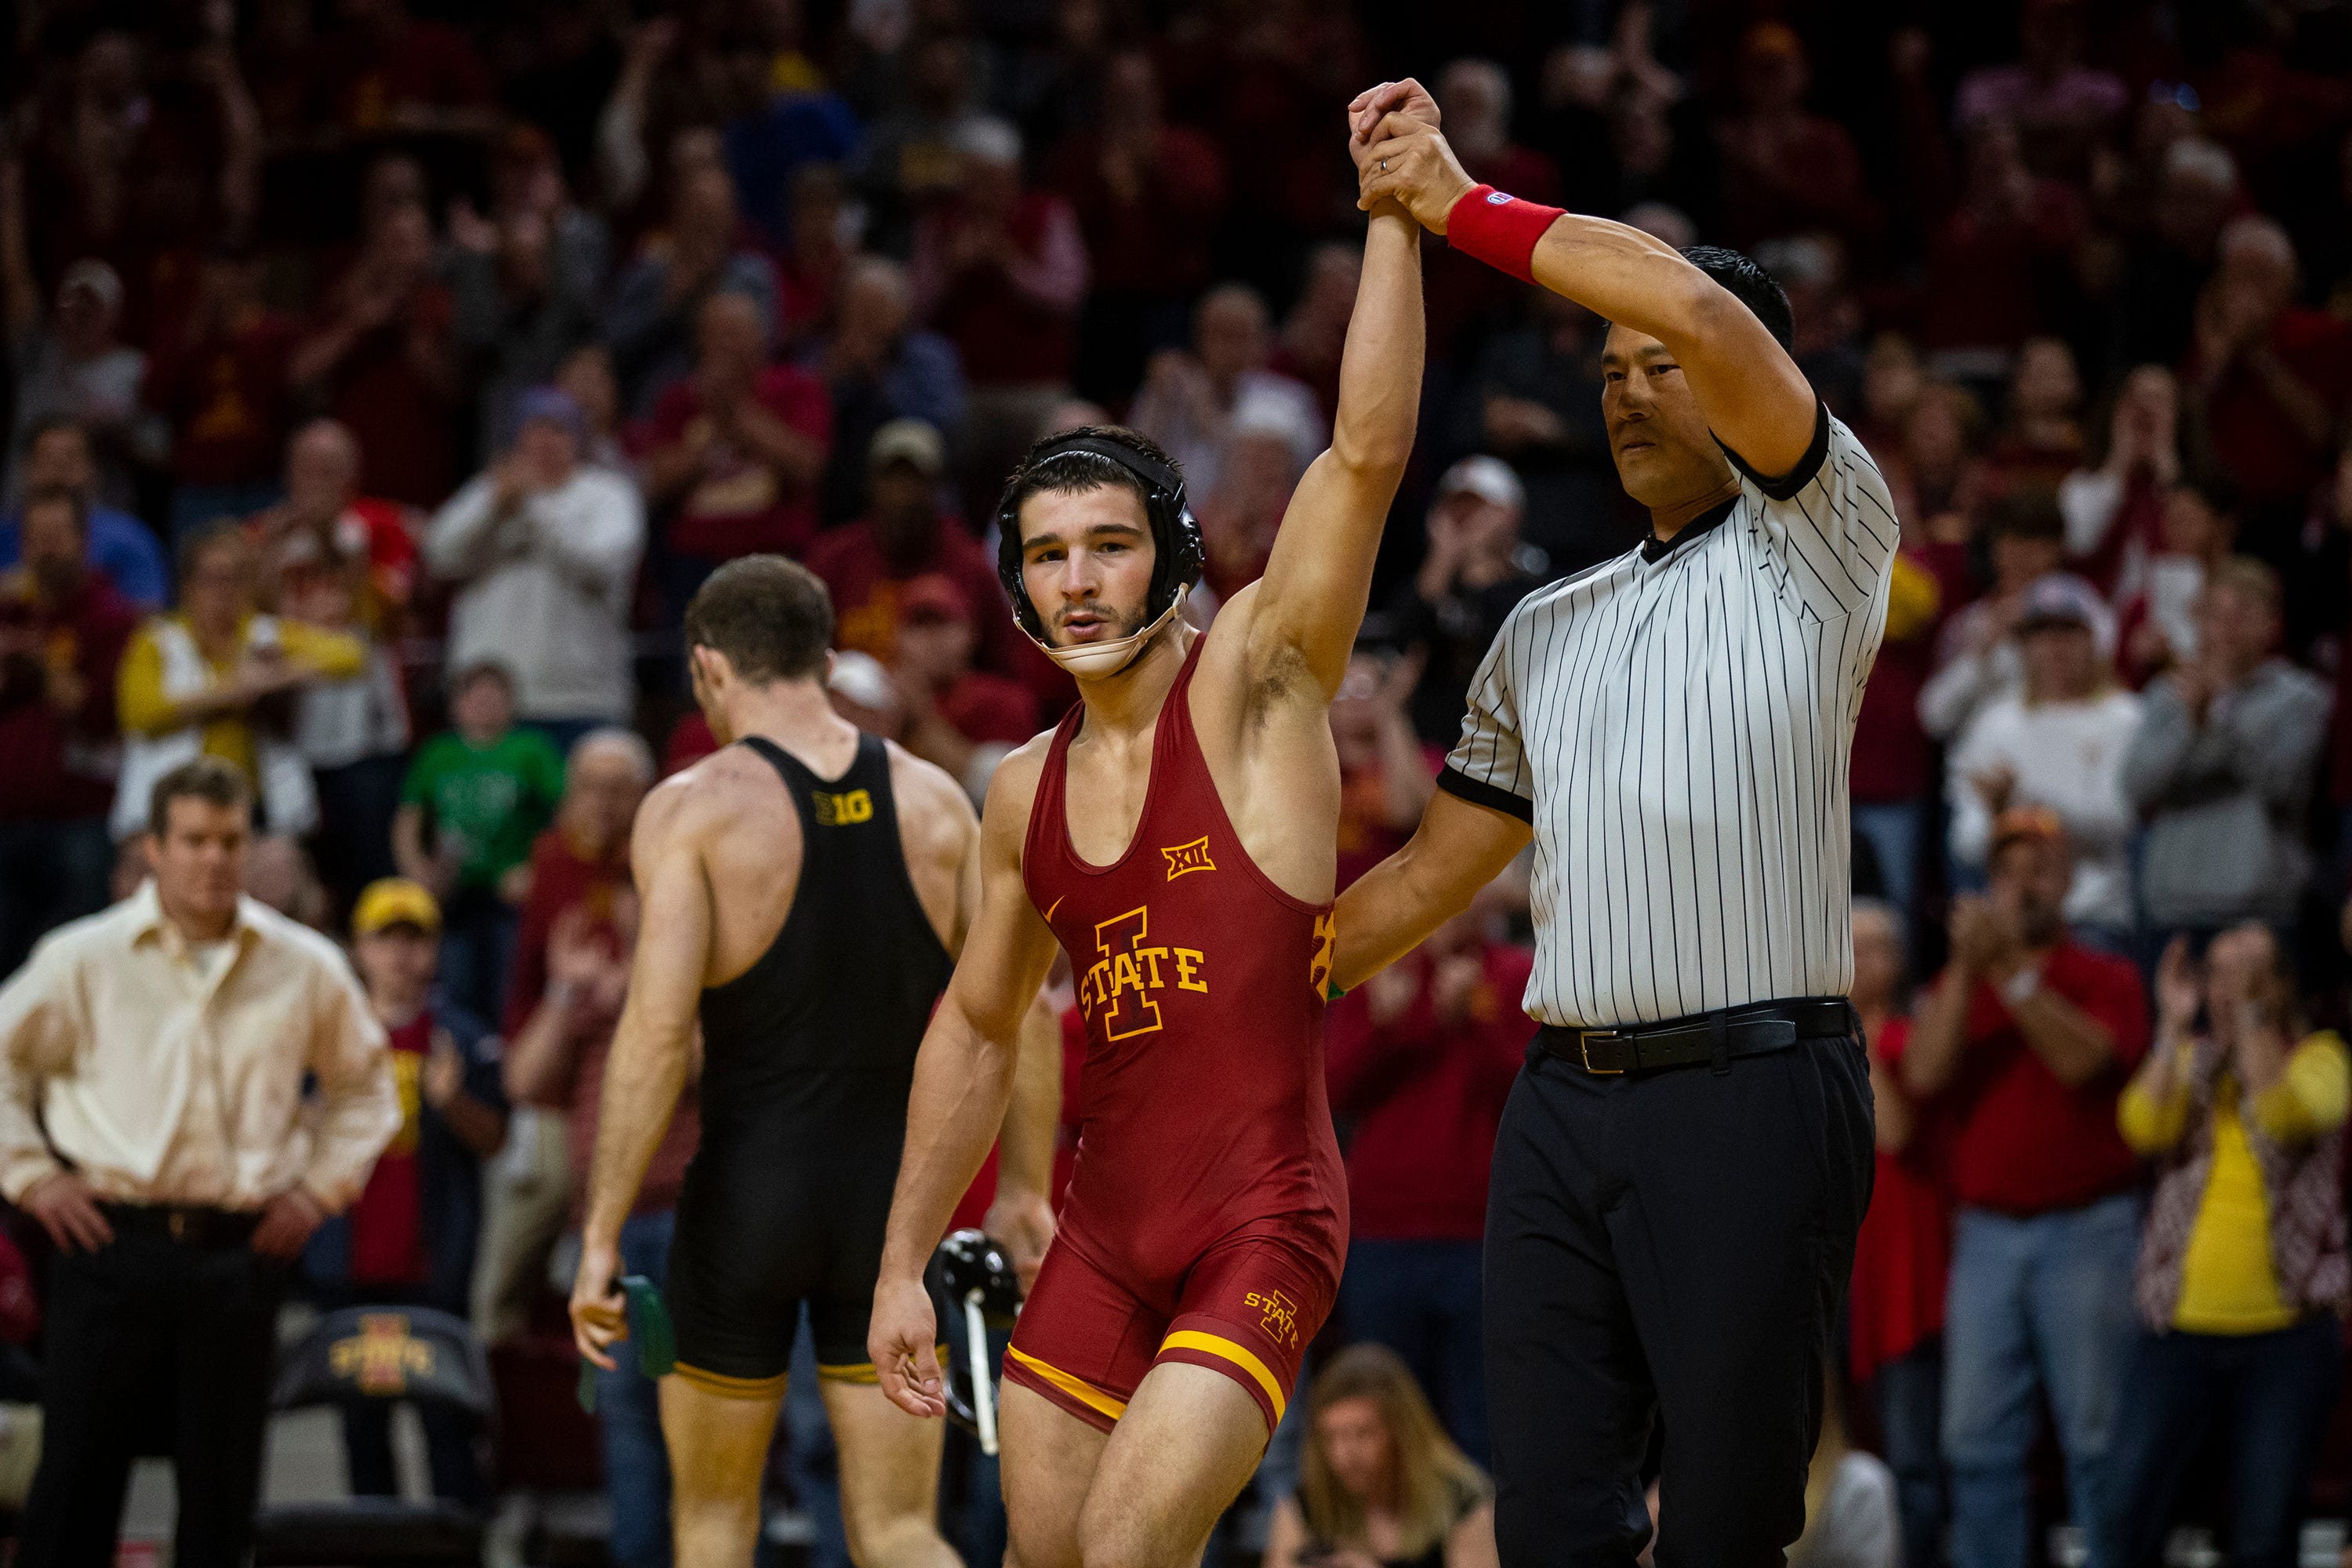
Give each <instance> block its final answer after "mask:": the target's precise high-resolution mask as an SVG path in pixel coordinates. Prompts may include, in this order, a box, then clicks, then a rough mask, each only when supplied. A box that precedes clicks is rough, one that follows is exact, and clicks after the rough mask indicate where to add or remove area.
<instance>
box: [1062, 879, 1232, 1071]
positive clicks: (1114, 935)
mask: <svg viewBox="0 0 2352 1568" xmlns="http://www.w3.org/2000/svg"><path fill="white" fill-rule="evenodd" d="M1150 940H1151V910H1150V907H1149V906H1147V907H1145V908H1143V909H1138V910H1128V911H1127V913H1125V914H1123V915H1113V916H1112V917H1111V918H1110V919H1108V920H1107V921H1103V922H1102V923H1101V924H1099V925H1097V926H1096V927H1095V951H1096V952H1097V953H1099V954H1100V955H1101V956H1100V957H1098V958H1097V959H1096V961H1095V962H1094V963H1093V964H1092V965H1091V966H1089V967H1088V968H1087V972H1086V973H1084V974H1081V975H1080V976H1078V1011H1079V1012H1080V1013H1081V1014H1083V1015H1084V1016H1086V1018H1087V1021H1088V1022H1092V1021H1094V1020H1095V1019H1097V1018H1099V1019H1101V1020H1102V1026H1103V1036H1104V1037H1105V1038H1107V1039H1113V1040H1124V1039H1126V1038H1127V1037H1129V1036H1130V1035H1148V1034H1150V1033H1151V1031H1152V1030H1154V1029H1157V1028H1159V1027H1160V1003H1159V1002H1158V1000H1156V998H1157V997H1158V995H1159V994H1160V992H1162V991H1164V990H1167V989H1168V988H1169V987H1171V986H1173V987H1174V988H1175V989H1176V990H1179V991H1197V992H1199V993H1200V994H1202V995H1204V996H1205V995H1207V994H1208V992H1209V955H1208V954H1207V953H1205V952H1202V951H1201V950H1200V949H1199V948H1197V947H1176V946H1172V945H1169V946H1154V945H1147V944H1148V943H1150Z"/></svg>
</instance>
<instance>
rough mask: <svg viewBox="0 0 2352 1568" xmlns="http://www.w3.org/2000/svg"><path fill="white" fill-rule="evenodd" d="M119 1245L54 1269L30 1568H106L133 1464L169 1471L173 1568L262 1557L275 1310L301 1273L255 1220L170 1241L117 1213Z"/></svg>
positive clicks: (235, 1565) (22, 1550)
mask: <svg viewBox="0 0 2352 1568" xmlns="http://www.w3.org/2000/svg"><path fill="white" fill-rule="evenodd" d="M107 1218H108V1220H109V1221H110V1223H111V1224H112V1225H113V1226H114V1239H113V1240H112V1241H111V1242H109V1243H108V1244H107V1245H106V1246H104V1247H100V1248H99V1249H98V1250H97V1251H96V1252H69V1253H64V1254H61V1255H59V1256H58V1258H57V1259H56V1261H55V1262H54V1263H53V1264H52V1266H51V1267H50V1269H49V1282H48V1299H47V1301H46V1302H45V1303H44V1310H43V1313H42V1321H43V1324H44V1330H43V1334H42V1342H41V1464H40V1468H39V1470H38V1471H37V1472H36V1473H35V1475H34V1478H33V1490H32V1495H31V1496H30V1497H28V1498H27V1499H26V1503H25V1516H24V1521H23V1523H22V1525H21V1526H20V1528H19V1532H18V1537H17V1551H16V1561H17V1563H19V1564H20V1565H22V1568H110V1564H112V1563H113V1562H114V1560H115V1538H116V1536H117V1535H118V1534H119V1533H120V1532H121V1525H122V1503H123V1494H124V1490H125V1488H126V1486H127V1484H128V1482H129V1479H130V1473H131V1460H132V1458H134V1457H136V1456H137V1455H140V1454H142V1453H151V1452H153V1451H155V1450H156V1449H157V1448H159V1447H160V1448H162V1449H163V1451H164V1452H166V1453H169V1454H170V1455H171V1456H172V1465H173V1471H174V1475H175V1479H176V1480H177V1482H178V1488H177V1490H178V1493H179V1510H180V1513H179V1526H178V1530H177V1531H176V1532H175V1536H174V1545H173V1554H172V1561H173V1568H242V1565H243V1564H244V1563H246V1561H247V1559H248V1558H249V1557H250V1556H251V1555H252V1550H253V1519H254V1504H255V1502H256V1501H257V1498H258V1495H259V1491H260V1482H261V1452H262V1435H263V1429H264V1427H265V1426H266V1425H267V1423H268V1418H269V1385H270V1373H271V1366H272V1362H273V1359H274V1356H275V1353H276V1347H277V1331H278V1307H279V1305H280V1303H282V1302H283V1301H284V1300H285V1299H286V1288H287V1283H288V1281H289V1279H290V1278H291V1267H290V1265H288V1264H285V1263H281V1262H278V1261H276V1260H275V1259H272V1258H264V1257H262V1256H261V1255H259V1254H258V1253H257V1252H255V1251H254V1250H253V1249H252V1248H251V1247H249V1246H247V1237H250V1235H251V1234H252V1229H253V1226H252V1220H251V1217H250V1216H248V1215H234V1216H231V1215H221V1216H218V1223H217V1224H216V1225H215V1227H214V1230H215V1234H212V1235H209V1236H195V1235H188V1236H184V1237H174V1236H173V1235H172V1234H171V1232H170V1231H169V1229H167V1228H166V1227H165V1226H164V1225H163V1222H162V1220H161V1218H160V1217H159V1216H155V1215H141V1214H135V1213H127V1212H126V1211H124V1210H123V1209H121V1208H118V1207H115V1206H113V1205H108V1207H107Z"/></svg>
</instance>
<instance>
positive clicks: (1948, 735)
mask: <svg viewBox="0 0 2352 1568" xmlns="http://www.w3.org/2000/svg"><path fill="white" fill-rule="evenodd" d="M1990 512H1991V516H1990V519H1989V520H1988V521H1987V524H1986V529H1985V531H1986V532H1987V534H1989V535H1990V539H1989V541H1988V542H1989V543H1990V554H1991V556H1992V586H1991V588H1990V590H1989V591H1988V592H1987V593H1986V595H1985V596H1984V597H1983V598H1981V599H1979V600H1977V601H1976V602H1975V603H1974V604H1971V605H1967V606H1965V607H1963V608H1962V609H1961V610H1960V611H1959V613H1958V614H1957V615H1954V616H1950V617H1949V618H1948V619H1947V620H1946V621H1945V622H1944V626H1943V630H1942V631H1941V632H1940V633H1938V634H1937V639H1936V661H1937V663H1936V673H1935V674H1934V675H1933V676H1931V677H1929V678H1928V680H1927V685H1925V686H1924V687H1922V688H1920V689H1919V722H1920V724H1921V726H1922V727H1923V728H1925V729H1926V730H1927V733H1928V734H1930V735H1932V736H1934V737H1935V738H1936V739H1937V740H1939V741H1951V740H1954V739H1956V738H1957V737H1958V736H1959V735H1961V734H1963V733H1965V732H1966V731H1967V729H1968V726H1969V720H1971V719H1973V718H1975V717H1976V715H1977V714H1978V712H1979V711H1980V710H1982V709H1983V707H1984V705H1985V704H1986V703H1988V702H1990V701H1991V700H1993V699H1994V698H1996V697H2004V696H2009V695H2011V694H2013V693H2014V692H2016V691H2017V690H2019V689H2021V687H2022V686H2023V685H2024V683H2025V662H2024V658H2023V656H2022V655H2021V653H2020V652H2019V650H2018V647H2017V641H2016V638H2015V637H2013V636H2011V634H2012V633H2013V632H2015V631H2016V629H2017V617H2018V616H2019V614H2020V613H2021V611H2022V610H2023V608H2024V605H2025V592H2026V590H2027V589H2028V588H2031V587H2032V585H2033V584H2036V583H2038V582H2040V581H2041V580H2042V578H2044V577H2046V576H2049V575H2050V574H2053V573H2054V572H2056V571H2057V570H2058V565H2059V563H2060V562H2061V561H2062V560H2063V559H2064V554H2065V529H2066V524H2065V520H2064V519H2063V518H2062V517H2061V516H2060V515H2059V512H2058V502H2057V499H2056V498H2055V497H2054V496H2053V495H2052V494H2051V493H2050V492H2049V491H2047V490H2018V491H2015V492H2012V493H2011V494H2009V495H2005V496H2003V497H2001V498H2000V500H1997V501H1995V502H1994V503H1993V504H1992V506H1991V508H1990ZM2078 581H2079V579H2078ZM2094 615H2095V621H2094V623H2093V632H2094V636H2095V640H2096V642H2097V644H2098V651H2099V656H2100V657H2101V658H2107V657H2109V656H2110V655H2111V654H2112V653H2113V651H2114V648H2115V617H2114V616H2113V615H2112V614H2111V613H2110V612H2109V611H2108V610H2107V609H2106V607H2105V605H2099V606H2098V607H2097V608H2096V609H2095V611H2094Z"/></svg>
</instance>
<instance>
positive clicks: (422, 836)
mask: <svg viewBox="0 0 2352 1568" xmlns="http://www.w3.org/2000/svg"><path fill="white" fill-rule="evenodd" d="M449 717H450V720H451V721H452V722H453V723H454V724H455V726H456V728H455V729H453V730H451V731H448V732H446V733H444V734H440V735H436V736H435V737H433V739H431V740H430V741H427V742H425V744H424V746H423V747H422V748H421V749H419V751H418V752H417V753H416V760H415V762H413V763H410V764H409V768H408V778H407V782H406V783H405V784H404V785H403V786H402V789H401V803H400V813H399V815H398V816H395V817H394V819H393V825H392V847H393V855H394V858H395V859H397V860H398V861H399V863H400V873H401V875H402V876H404V877H407V878H410V879H413V880H415V881H417V882H421V883H423V884H424V885H425V887H426V888H428V889H431V890H432V892H433V895H434V896H435V898H436V899H437V900H440V903H441V907H442V911H443V921H442V942H441V980H442V986H443V989H444V991H445V992H446V994H447V995H448V997H449V999H450V1000H451V1001H453V1002H455V1003H457V1005H460V1006H463V1007H466V1008H468V1009H470V1010H471V1011H473V1012H475V1013H477V1014H478V1015H480V1016H484V1017H496V1016H498V1012H499V1004H500V1002H501V1001H502V1000H503V995H502V993H503V992H504V990H505V988H506V977H507V971H508V968H509V965H510V963H511V962H512V959H513V954H514V942H515V927H516V921H517V918H518V917H517V910H519V909H520V907H521V905H522V901H523V900H524V898H525V896H526V895H528V894H529V892H530V846H531V841H532V840H533V839H535V838H536V837H539V834H540V831H541V829H542V828H544V827H546V826H547V825H548V822H549V821H550V820H551V818H552V817H553V816H554V815H555V805H556V802H557V801H559V800H561V799H562V796H563V759H562V756H560V755H559V754H558V753H557V752H556V750H555V746H554V743H553V742H551V741H549V740H548V738H547V737H546V736H545V735H543V734H541V733H540V732H539V731H536V730H528V729H518V728H517V727H516V725H515V721H514V678H513V677H512V676H510V675H509V674H508V672H507V670H506V669H505V668H504V667H503V666H500V665H497V664H487V663H486V664H477V665H472V666H469V667H468V668H465V669H461V670H459V671H458V672H457V678H456V679H455V680H453V681H452V682H451V685H450V690H449Z"/></svg>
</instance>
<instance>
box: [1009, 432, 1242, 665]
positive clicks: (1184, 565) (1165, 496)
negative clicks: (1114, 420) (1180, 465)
mask: <svg viewBox="0 0 2352 1568" xmlns="http://www.w3.org/2000/svg"><path fill="white" fill-rule="evenodd" d="M1072 452H1085V453H1087V454H1088V455H1089V456H1092V457H1097V458H1108V459H1109V460H1110V461H1112V462H1114V463H1117V464H1118V466H1119V467H1120V468H1125V469H1126V470H1127V471H1128V472H1129V473H1130V474H1133V475H1134V476H1135V477H1136V478H1137V479H1141V480H1142V481H1143V482H1144V485H1145V487H1146V488H1147V489H1149V490H1150V500H1147V501H1145V503H1144V509H1143V510H1144V515H1145V517H1146V518H1147V519H1148V520H1149V521H1150V524H1151V542H1152V545H1153V549H1154V557H1153V561H1152V565H1151V596H1150V599H1149V600H1148V601H1146V603H1145V605H1144V616H1143V618H1144V621H1145V623H1146V624H1147V625H1148V624H1150V622H1152V621H1155V620H1157V619H1159V618H1160V616H1161V615H1162V614H1163V613H1165V612H1166V610H1167V608H1168V606H1169V605H1171V604H1174V603H1175V602H1176V591H1177V590H1178V589H1179V588H1184V587H1191V586H1192V584H1196V583H1198V582H1200V580H1201V572H1202V567H1203V566H1205V565H1206V563H1207V559H1208V553H1207V551H1206V549H1205V547H1204V546H1203V545H1202V542H1201V525H1200V524H1199V523H1198V522H1196V521H1193V518H1192V508H1191V507H1190V506H1188V505H1187V504H1186V502H1185V499H1184V476H1183V475H1181V474H1180V473H1178V472H1177V471H1176V470H1175V468H1172V467H1171V466H1170V465H1168V464H1166V463H1161V462H1157V461H1154V460H1153V459H1152V458H1148V457H1146V456H1145V455H1144V454H1142V453H1141V452H1139V451H1137V450H1135V449H1134V448H1133V447H1127V446H1123V445H1121V444H1120V443H1119V442H1117V441H1112V440H1108V439H1106V438H1104V437H1100V436H1093V435H1088V434H1087V433H1086V432H1084V431H1073V432H1071V433H1070V434H1069V435H1067V436H1066V437H1062V438H1061V439H1060V440H1058V441H1056V442H1055V443H1054V444H1053V446H1052V447H1050V448H1049V449H1047V450H1046V451H1045V453H1043V454H1042V455H1040V456H1039V457H1038V458H1036V459H1035V461H1034V463H1033V464H1032V465H1031V467H1032V468H1037V467H1042V466H1043V465H1045V464H1046V463H1050V462H1052V461H1053V460H1054V459H1055V458H1060V457H1063V456H1065V455H1066V454H1068V453H1072ZM1012 489H1013V488H1012V486H1010V485H1007V486H1006V487H1005V500H1003V501H1002V502H1000V503H999V504H998V506H997V510H996V576H997V580H998V581H999V582H1001V583H1003V584H1004V595H1005V597H1006V598H1008V599H1010V600H1012V601H1013V619H1014V620H1016V621H1018V622H1019V623H1020V624H1021V629H1022V630H1023V631H1025V632H1027V633H1028V634H1029V635H1030V636H1031V637H1035V638H1037V639H1038V640H1039V641H1041V642H1042V641H1043V640H1045V626H1044V625H1043V624H1042V623H1041V622H1040V621H1039V620H1038V618H1037V609H1036V606H1035V605H1032V604H1031V603H1030V602H1029V590H1028V589H1027V588H1026V587H1025V586H1024V585H1023V584H1022V581H1021V518H1020V509H1019V508H1018V507H1017V506H1015V505H1014V504H1013V500H1012Z"/></svg>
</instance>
